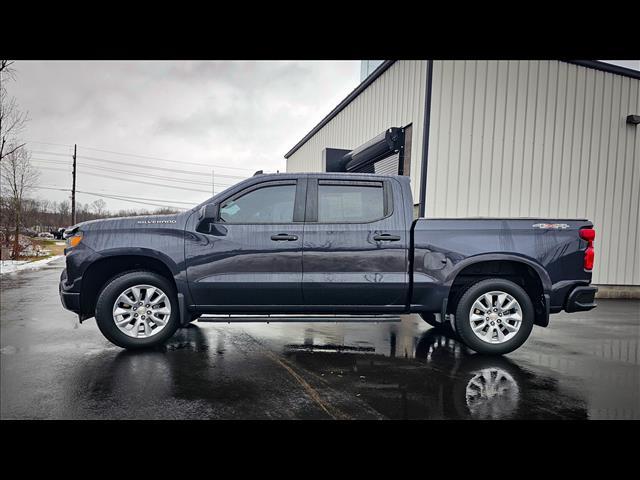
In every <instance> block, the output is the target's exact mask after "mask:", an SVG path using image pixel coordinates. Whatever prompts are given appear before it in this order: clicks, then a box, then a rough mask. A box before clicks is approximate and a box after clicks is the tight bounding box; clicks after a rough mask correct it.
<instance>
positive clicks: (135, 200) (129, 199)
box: [34, 187, 189, 210]
mask: <svg viewBox="0 0 640 480" xmlns="http://www.w3.org/2000/svg"><path fill="white" fill-rule="evenodd" d="M34 188H36V189H45V190H58V191H62V192H69V191H70V190H69V189H68V188H53V187H34ZM76 192H77V193H82V194H84V195H94V196H96V197H103V198H108V199H111V200H122V201H123V202H130V203H140V204H143V205H152V206H155V207H165V208H167V207H171V208H176V209H179V210H188V208H186V207H178V206H176V205H165V204H158V203H149V202H145V201H139V200H154V199H146V198H139V197H121V196H119V195H102V194H99V193H93V192H85V191H83V190H76ZM157 201H160V202H163V201H165V200H157ZM176 203H189V202H176Z"/></svg>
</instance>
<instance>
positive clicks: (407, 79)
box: [287, 61, 427, 202]
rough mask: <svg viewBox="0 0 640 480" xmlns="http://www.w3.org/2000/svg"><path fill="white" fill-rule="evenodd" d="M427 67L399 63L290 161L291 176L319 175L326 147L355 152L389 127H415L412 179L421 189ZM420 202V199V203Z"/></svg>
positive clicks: (421, 62) (423, 63) (412, 143)
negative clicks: (300, 174) (309, 173)
mask: <svg viewBox="0 0 640 480" xmlns="http://www.w3.org/2000/svg"><path fill="white" fill-rule="evenodd" d="M426 69H427V63H426V62H424V61H399V62H395V63H394V64H393V65H392V66H391V67H389V69H388V70H387V71H385V72H384V73H383V74H382V75H381V76H380V77H379V78H377V79H376V80H375V81H374V82H373V83H372V84H371V85H370V86H369V88H367V89H366V90H365V91H364V92H362V93H361V94H360V95H359V96H358V97H356V98H355V99H354V100H353V101H352V102H351V103H350V104H349V105H348V106H347V107H346V108H345V109H344V110H342V111H341V112H340V113H339V114H338V115H337V116H336V117H335V118H333V119H332V120H331V122H329V123H328V124H327V125H325V126H324V128H323V129H322V130H320V131H319V132H318V133H316V134H315V135H314V136H313V137H312V138H311V139H309V141H307V143H305V144H304V145H303V146H302V147H300V149H298V150H297V151H296V152H295V153H294V154H293V155H291V156H290V157H289V158H288V159H287V171H288V172H318V171H320V170H321V168H322V150H323V149H324V148H326V147H332V148H346V149H350V150H351V149H353V148H355V147H357V146H359V145H361V144H363V143H364V142H366V141H367V140H370V139H371V138H373V137H374V136H375V135H377V134H379V133H381V132H383V131H384V130H386V129H387V128H389V127H404V126H407V125H408V124H410V123H411V124H413V127H412V141H411V152H412V153H411V157H412V158H411V177H412V186H413V189H414V192H417V191H418V188H419V185H420V163H421V162H420V154H421V152H422V130H423V119H424V90H425V85H426ZM417 201H418V198H417V197H416V202H417Z"/></svg>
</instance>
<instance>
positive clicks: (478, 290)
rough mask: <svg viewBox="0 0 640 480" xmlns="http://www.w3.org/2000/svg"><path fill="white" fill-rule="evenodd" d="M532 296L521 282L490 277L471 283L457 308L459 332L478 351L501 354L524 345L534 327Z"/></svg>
mask: <svg viewBox="0 0 640 480" xmlns="http://www.w3.org/2000/svg"><path fill="white" fill-rule="evenodd" d="M533 319H534V310H533V304H532V303H531V299H530V298H529V295H528V294H527V292H526V291H524V290H523V289H522V287H520V286H519V285H517V284H515V283H513V282H512V281H510V280H506V279H503V278H490V279H486V280H482V281H480V282H478V283H475V284H473V285H471V286H470V287H469V288H468V289H467V290H466V291H465V292H464V294H463V295H462V297H460V301H459V302H458V305H457V307H456V315H455V320H454V321H455V326H456V332H457V333H458V335H459V336H460V338H461V339H462V341H463V342H464V343H465V344H466V345H467V346H468V347H470V348H471V349H473V350H475V351H476V352H478V353H483V354H492V355H502V354H505V353H509V352H512V351H514V350H515V349H516V348H518V347H519V346H520V345H522V344H523V343H524V342H525V341H526V340H527V338H528V337H529V334H530V333H531V329H532V328H533Z"/></svg>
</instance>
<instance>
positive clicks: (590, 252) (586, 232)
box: [580, 228, 596, 270]
mask: <svg viewBox="0 0 640 480" xmlns="http://www.w3.org/2000/svg"><path fill="white" fill-rule="evenodd" d="M580 238H581V239H583V240H586V241H587V249H586V250H585V251H584V269H585V270H593V257H594V256H595V250H594V249H593V241H594V240H595V238H596V231H595V230H594V229H593V228H583V229H581V230H580Z"/></svg>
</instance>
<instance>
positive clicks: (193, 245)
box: [185, 178, 306, 311]
mask: <svg viewBox="0 0 640 480" xmlns="http://www.w3.org/2000/svg"><path fill="white" fill-rule="evenodd" d="M305 187H306V178H300V179H297V180H296V179H290V180H272V181H265V182H260V183H258V184H254V185H250V186H248V187H247V188H245V189H243V190H241V191H239V192H237V193H234V194H232V195H231V196H229V197H228V198H223V199H222V200H221V201H220V203H219V205H220V210H219V214H218V218H217V219H215V221H213V222H208V224H207V225H197V227H196V229H195V230H196V231H195V232H194V233H193V235H188V236H187V240H186V243H185V253H186V261H187V276H188V279H189V288H190V291H191V294H192V297H193V299H194V302H195V303H196V305H198V306H201V307H207V306H208V307H211V308H208V310H212V311H215V310H216V309H222V310H225V311H237V310H242V307H243V306H248V305H278V306H282V305H300V304H301V303H302V286H301V282H302V240H303V225H304V203H305ZM234 307H237V308H234Z"/></svg>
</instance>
